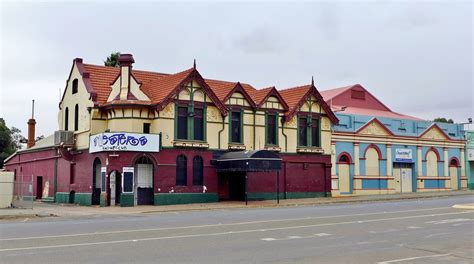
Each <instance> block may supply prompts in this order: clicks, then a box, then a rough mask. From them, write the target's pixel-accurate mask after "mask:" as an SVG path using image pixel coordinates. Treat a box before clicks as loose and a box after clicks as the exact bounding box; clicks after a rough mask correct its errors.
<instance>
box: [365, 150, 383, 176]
mask: <svg viewBox="0 0 474 264" xmlns="http://www.w3.org/2000/svg"><path fill="white" fill-rule="evenodd" d="M365 175H367V176H376V175H380V171H379V155H378V153H377V151H376V150H375V149H374V148H369V149H368V150H367V152H366V153H365Z"/></svg>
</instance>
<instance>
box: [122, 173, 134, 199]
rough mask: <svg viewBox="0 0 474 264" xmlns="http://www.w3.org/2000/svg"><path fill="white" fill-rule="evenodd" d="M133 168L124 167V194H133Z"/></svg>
mask: <svg viewBox="0 0 474 264" xmlns="http://www.w3.org/2000/svg"><path fill="white" fill-rule="evenodd" d="M133 174H134V168H133V167H123V177H122V188H123V192H124V193H133V187H134V186H133V185H134V184H133V182H134V179H133Z"/></svg>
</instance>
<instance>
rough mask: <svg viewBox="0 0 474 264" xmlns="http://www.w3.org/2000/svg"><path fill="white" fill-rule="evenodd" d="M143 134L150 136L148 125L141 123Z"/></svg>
mask: <svg viewBox="0 0 474 264" xmlns="http://www.w3.org/2000/svg"><path fill="white" fill-rule="evenodd" d="M143 134H150V123H143Z"/></svg>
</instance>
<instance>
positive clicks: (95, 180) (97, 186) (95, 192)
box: [91, 158, 102, 205]
mask: <svg viewBox="0 0 474 264" xmlns="http://www.w3.org/2000/svg"><path fill="white" fill-rule="evenodd" d="M101 167H102V163H101V162H100V159H99V158H95V159H94V163H93V165H92V201H91V203H92V205H100V191H101V188H102V184H101V182H102V181H101V174H100V170H101Z"/></svg>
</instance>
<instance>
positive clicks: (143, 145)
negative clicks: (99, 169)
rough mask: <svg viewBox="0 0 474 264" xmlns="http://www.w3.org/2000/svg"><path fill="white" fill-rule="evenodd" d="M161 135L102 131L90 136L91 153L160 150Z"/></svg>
mask: <svg viewBox="0 0 474 264" xmlns="http://www.w3.org/2000/svg"><path fill="white" fill-rule="evenodd" d="M159 150H160V135H156V134H136V133H126V132H116V133H100V134H96V135H92V136H90V138H89V153H95V152H101V151H141V152H159Z"/></svg>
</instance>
